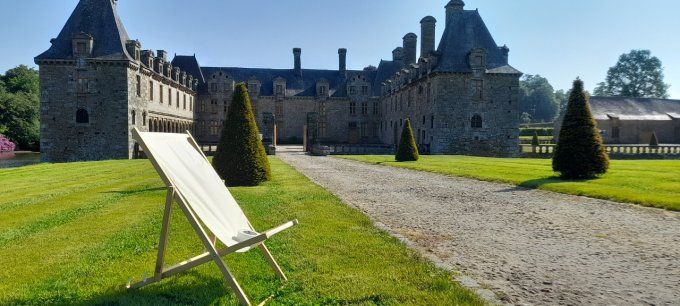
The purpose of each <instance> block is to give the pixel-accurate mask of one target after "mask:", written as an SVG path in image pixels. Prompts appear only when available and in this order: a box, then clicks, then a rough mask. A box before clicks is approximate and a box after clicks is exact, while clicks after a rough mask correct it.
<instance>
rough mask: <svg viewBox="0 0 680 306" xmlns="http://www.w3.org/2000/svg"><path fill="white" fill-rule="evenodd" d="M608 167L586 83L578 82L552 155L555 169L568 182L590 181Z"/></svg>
mask: <svg viewBox="0 0 680 306" xmlns="http://www.w3.org/2000/svg"><path fill="white" fill-rule="evenodd" d="M608 168H609V156H607V153H606V151H605V149H604V145H603V144H602V138H601V137H600V133H599V130H598V129H597V127H596V123H595V119H593V114H592V112H591V110H590V104H589V102H588V96H587V95H586V92H585V91H584V90H583V81H581V80H580V79H576V81H574V87H573V89H572V91H571V94H570V96H569V104H568V105H567V111H566V113H565V115H564V121H563V122H562V129H561V131H560V138H559V142H558V143H557V147H556V148H555V154H554V156H553V170H554V171H555V172H559V173H560V174H561V176H562V178H565V179H587V178H593V177H596V176H598V175H602V174H604V173H606V172H607V170H608Z"/></svg>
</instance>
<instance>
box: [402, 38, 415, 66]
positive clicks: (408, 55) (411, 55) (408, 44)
mask: <svg viewBox="0 0 680 306" xmlns="http://www.w3.org/2000/svg"><path fill="white" fill-rule="evenodd" d="M417 52H418V35H416V34H415V33H408V34H406V36H404V62H405V64H406V65H408V64H415V63H416V54H417Z"/></svg>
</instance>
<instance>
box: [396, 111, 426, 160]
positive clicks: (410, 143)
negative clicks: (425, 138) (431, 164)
mask: <svg viewBox="0 0 680 306" xmlns="http://www.w3.org/2000/svg"><path fill="white" fill-rule="evenodd" d="M418 159H420V153H419V152H418V146H417V145H416V139H415V138H413V130H412V129H411V120H409V119H406V123H404V130H403V131H402V132H401V140H400V141H399V147H398V148H397V156H396V160H397V161H398V162H407V161H418Z"/></svg>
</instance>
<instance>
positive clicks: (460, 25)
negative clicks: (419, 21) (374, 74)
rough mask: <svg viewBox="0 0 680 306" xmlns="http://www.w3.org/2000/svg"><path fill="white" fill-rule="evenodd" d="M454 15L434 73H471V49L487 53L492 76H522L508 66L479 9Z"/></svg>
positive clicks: (453, 13) (439, 52)
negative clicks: (483, 50) (469, 56)
mask: <svg viewBox="0 0 680 306" xmlns="http://www.w3.org/2000/svg"><path fill="white" fill-rule="evenodd" d="M451 14H452V15H451V18H450V20H449V21H448V22H449V24H447V25H446V29H445V30H444V34H443V35H442V39H441V41H440V43H439V47H438V48H437V54H438V55H439V56H440V58H439V61H438V64H437V67H435V69H434V71H435V72H472V70H471V69H470V66H469V65H468V55H469V53H470V51H472V49H475V48H483V49H485V50H486V52H487V69H489V71H491V72H492V73H521V72H519V71H518V70H517V69H515V68H512V67H511V66H509V65H508V61H507V59H506V58H505V56H504V55H503V52H502V51H501V49H500V48H499V47H498V45H497V44H496V42H495V41H494V39H493V37H492V36H491V33H490V32H489V29H488V28H487V27H486V24H484V21H483V20H482V17H481V16H480V15H479V12H478V11H477V10H474V11H470V10H460V11H454V12H451ZM499 68H501V69H499Z"/></svg>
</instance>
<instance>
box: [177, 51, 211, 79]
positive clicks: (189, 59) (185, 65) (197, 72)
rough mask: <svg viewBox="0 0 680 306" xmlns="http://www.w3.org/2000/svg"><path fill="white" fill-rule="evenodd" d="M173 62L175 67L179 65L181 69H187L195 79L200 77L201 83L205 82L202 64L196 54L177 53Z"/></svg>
mask: <svg viewBox="0 0 680 306" xmlns="http://www.w3.org/2000/svg"><path fill="white" fill-rule="evenodd" d="M171 64H172V66H173V67H179V68H180V69H181V70H183V71H186V73H187V74H190V75H191V76H193V77H194V79H198V81H199V82H200V83H205V77H204V76H203V71H202V70H201V65H199V64H198V60H197V59H196V55H191V56H186V55H175V58H173V59H172V63H171Z"/></svg>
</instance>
